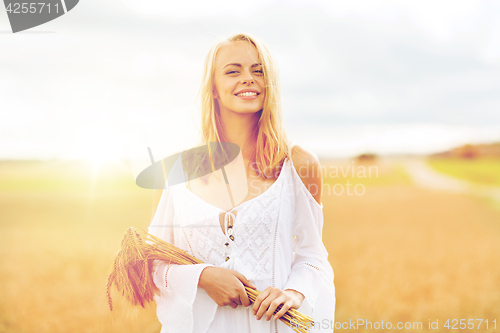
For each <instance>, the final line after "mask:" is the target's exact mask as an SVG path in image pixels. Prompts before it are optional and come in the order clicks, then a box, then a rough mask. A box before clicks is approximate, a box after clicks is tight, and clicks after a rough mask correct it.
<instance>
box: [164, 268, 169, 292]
mask: <svg viewBox="0 0 500 333" xmlns="http://www.w3.org/2000/svg"><path fill="white" fill-rule="evenodd" d="M169 269H170V264H168V266H167V271H166V272H165V288H167V275H168V270H169Z"/></svg>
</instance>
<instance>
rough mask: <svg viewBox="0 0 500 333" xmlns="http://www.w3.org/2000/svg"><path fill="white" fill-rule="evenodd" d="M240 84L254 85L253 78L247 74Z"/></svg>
mask: <svg viewBox="0 0 500 333" xmlns="http://www.w3.org/2000/svg"><path fill="white" fill-rule="evenodd" d="M241 83H242V84H247V83H254V81H253V77H252V76H251V75H250V73H247V75H246V76H245V77H244V78H243V79H241Z"/></svg>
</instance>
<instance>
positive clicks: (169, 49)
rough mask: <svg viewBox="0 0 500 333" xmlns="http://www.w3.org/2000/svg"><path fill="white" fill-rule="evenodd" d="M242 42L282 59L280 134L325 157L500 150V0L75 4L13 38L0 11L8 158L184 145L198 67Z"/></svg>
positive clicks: (2, 150)
mask: <svg viewBox="0 0 500 333" xmlns="http://www.w3.org/2000/svg"><path fill="white" fill-rule="evenodd" d="M240 31H242V32H249V33H252V34H254V35H255V36H257V37H259V38H261V39H262V40H263V41H264V43H265V44H266V46H267V47H268V48H269V49H270V50H271V52H272V53H273V55H274V56H275V58H276V60H277V62H278V66H279V69H280V80H281V90H282V105H283V118H284V120H285V127H286V129H287V133H288V135H289V136H290V138H291V139H292V141H293V142H294V143H296V144H299V145H301V146H303V147H305V148H307V149H309V150H311V151H312V152H314V153H315V154H317V155H318V156H319V157H351V156H355V155H357V154H361V153H366V152H373V153H377V154H428V153H433V152H438V151H443V150H446V149H449V148H451V147H454V146H457V145H462V144H465V143H480V142H493V141H500V2H499V1H479V0H472V1H457V0H455V1H439V0H434V1H330V0H329V1H319V0H315V1H260V0H258V1H253V2H252V3H251V5H249V4H248V3H247V2H236V1H211V2H206V1H176V2H169V1H164V0H149V1H140V2H139V1H132V0H99V1H96V0H81V1H80V3H78V5H77V6H76V7H75V8H74V9H73V10H71V11H70V12H68V13H67V14H65V15H64V16H62V17H59V18H58V19H56V20H54V21H51V22H48V23H46V24H44V25H41V26H38V27H35V28H32V29H30V30H27V31H24V32H20V33H16V34H13V33H12V32H11V31H10V25H9V21H8V18H7V14H6V12H5V10H4V8H0V117H1V119H2V120H1V121H0V159H54V158H57V159H71V158H87V159H92V160H106V159H114V158H122V157H129V156H136V157H137V156H138V155H137V154H139V155H140V158H145V156H146V155H145V153H144V149H142V153H134V151H136V149H138V148H137V147H143V146H145V145H147V146H152V147H154V152H155V155H156V156H158V157H159V156H162V155H164V154H168V153H169V152H173V151H176V150H177V149H180V148H182V147H183V146H185V145H187V144H188V143H189V142H190V141H189V138H191V137H192V133H195V132H196V119H197V118H196V115H197V114H196V106H195V98H196V94H197V91H198V87H199V85H200V82H201V75H202V69H203V61H204V58H205V55H206V54H207V52H208V50H209V48H210V47H211V45H212V44H213V43H214V42H215V41H216V40H218V39H219V38H222V37H227V36H229V35H231V34H233V33H236V32H240ZM188 129H189V130H188ZM139 149H140V148H139ZM134 154H135V155H134Z"/></svg>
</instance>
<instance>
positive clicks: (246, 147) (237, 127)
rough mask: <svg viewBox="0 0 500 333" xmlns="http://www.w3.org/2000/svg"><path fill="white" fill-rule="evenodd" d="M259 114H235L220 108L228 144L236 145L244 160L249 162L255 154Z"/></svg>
mask: <svg viewBox="0 0 500 333" xmlns="http://www.w3.org/2000/svg"><path fill="white" fill-rule="evenodd" d="M260 114H261V112H255V113H236V112H233V111H230V110H224V109H223V108H221V110H220V115H221V123H222V126H223V130H224V134H225V136H226V139H227V140H228V141H229V142H232V143H235V144H237V145H238V146H239V147H240V149H241V153H242V156H243V159H244V160H250V159H251V158H252V156H253V155H254V153H255V149H256V141H257V122H258V121H259V118H260Z"/></svg>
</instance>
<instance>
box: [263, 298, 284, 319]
mask: <svg viewBox="0 0 500 333" xmlns="http://www.w3.org/2000/svg"><path fill="white" fill-rule="evenodd" d="M285 300H286V299H285V297H284V296H280V297H278V298H275V299H274V300H273V301H272V302H271V304H270V305H269V309H267V311H266V320H267V321H269V320H271V317H272V316H273V314H274V311H276V309H277V308H278V306H279V305H280V304H281V303H284V302H285Z"/></svg>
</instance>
